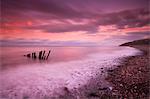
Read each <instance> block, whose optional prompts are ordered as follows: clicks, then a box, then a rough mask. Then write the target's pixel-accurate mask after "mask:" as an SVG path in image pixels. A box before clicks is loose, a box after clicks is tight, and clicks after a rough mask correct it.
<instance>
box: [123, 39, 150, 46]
mask: <svg viewBox="0 0 150 99" xmlns="http://www.w3.org/2000/svg"><path fill="white" fill-rule="evenodd" d="M132 45H150V38H149V39H141V40H135V41H132V42H127V43H124V44H121V45H120V46H132Z"/></svg>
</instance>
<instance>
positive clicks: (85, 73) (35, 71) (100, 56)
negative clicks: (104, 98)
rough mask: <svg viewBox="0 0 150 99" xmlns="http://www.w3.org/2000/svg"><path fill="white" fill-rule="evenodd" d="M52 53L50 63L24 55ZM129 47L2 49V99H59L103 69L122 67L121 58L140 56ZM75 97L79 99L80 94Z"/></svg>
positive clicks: (84, 83)
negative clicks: (25, 98) (41, 52)
mask: <svg viewBox="0 0 150 99" xmlns="http://www.w3.org/2000/svg"><path fill="white" fill-rule="evenodd" d="M40 50H45V51H46V52H48V51H49V50H51V54H50V56H49V59H48V60H33V59H29V58H27V57H24V56H23V55H25V54H28V53H31V52H36V53H38V52H39V51H40ZM139 53H140V51H138V50H136V49H134V48H130V47H1V52H0V57H1V65H0V66H1V70H0V71H1V72H0V75H1V76H0V83H1V86H0V98H2V99H3V98H4V99H23V98H24V97H29V99H44V97H48V99H51V98H52V99H53V97H55V98H56V99H57V98H58V97H59V96H60V95H63V94H66V93H65V92H64V87H66V88H68V90H72V89H74V88H75V89H76V90H77V89H78V88H79V87H80V86H83V85H86V84H87V83H88V81H89V80H90V79H92V78H94V77H95V76H96V75H98V74H100V73H102V72H101V70H100V68H110V67H112V66H114V65H117V64H119V62H118V61H116V60H117V59H118V58H122V57H126V56H131V55H135V54H139ZM76 92H77V93H74V92H73V94H74V96H79V94H78V93H80V92H78V91H76Z"/></svg>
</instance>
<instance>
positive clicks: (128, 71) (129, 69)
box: [106, 45, 150, 99]
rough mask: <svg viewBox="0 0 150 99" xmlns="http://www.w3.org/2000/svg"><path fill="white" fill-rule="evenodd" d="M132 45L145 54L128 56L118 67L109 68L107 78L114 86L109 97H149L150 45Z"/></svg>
mask: <svg viewBox="0 0 150 99" xmlns="http://www.w3.org/2000/svg"><path fill="white" fill-rule="evenodd" d="M131 47H134V48H137V49H139V50H141V51H143V54H142V55H136V56H130V57H126V58H124V59H123V61H122V63H121V65H119V66H118V67H117V68H115V69H113V70H108V76H107V77H106V80H107V81H108V82H110V83H111V84H112V86H113V89H112V94H111V96H109V97H120V98H129V97H130V98H133V99H134V98H136V99H137V98H142V99H148V98H149V75H150V72H149V69H150V68H149V55H150V53H149V51H148V50H149V46H148V45H132V46H131Z"/></svg>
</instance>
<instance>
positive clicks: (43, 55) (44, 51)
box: [42, 51, 45, 59]
mask: <svg viewBox="0 0 150 99" xmlns="http://www.w3.org/2000/svg"><path fill="white" fill-rule="evenodd" d="M44 54H45V51H44V52H43V55H42V59H44V57H45V56H44Z"/></svg>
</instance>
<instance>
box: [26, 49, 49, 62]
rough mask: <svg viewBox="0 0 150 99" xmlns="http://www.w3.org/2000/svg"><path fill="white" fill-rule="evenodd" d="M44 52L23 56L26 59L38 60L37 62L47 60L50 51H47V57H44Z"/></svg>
mask: <svg viewBox="0 0 150 99" xmlns="http://www.w3.org/2000/svg"><path fill="white" fill-rule="evenodd" d="M45 52H46V51H40V52H39V54H36V52H33V53H29V54H27V55H24V56H25V57H27V58H32V59H39V60H48V57H49V55H50V53H51V50H49V52H48V54H47V56H46V55H45Z"/></svg>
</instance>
